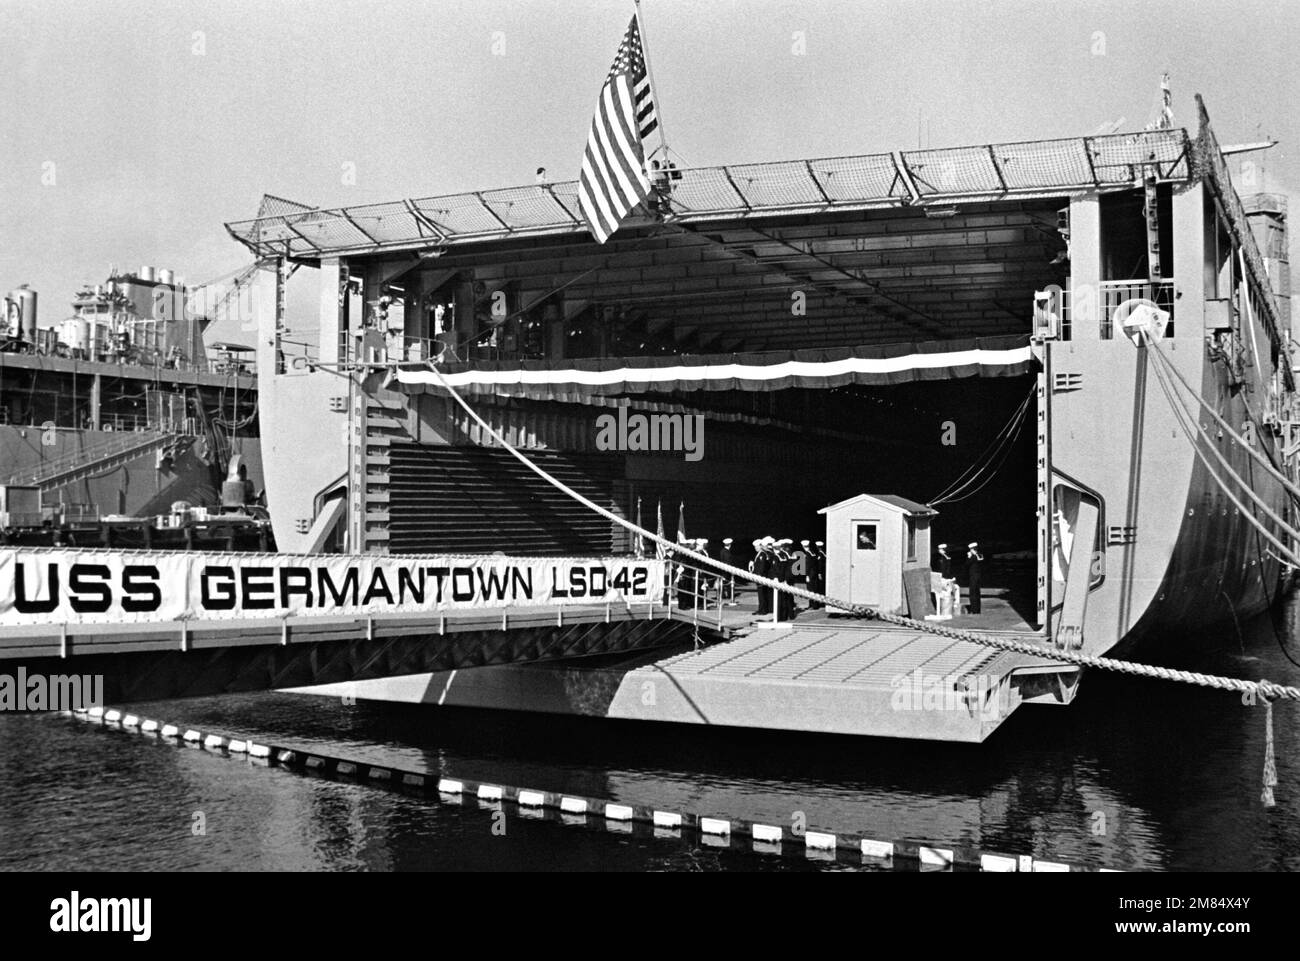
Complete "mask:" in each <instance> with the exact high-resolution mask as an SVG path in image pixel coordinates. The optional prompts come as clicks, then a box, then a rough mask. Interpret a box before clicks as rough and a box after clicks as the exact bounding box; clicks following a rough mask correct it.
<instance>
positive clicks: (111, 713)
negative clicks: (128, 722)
mask: <svg viewBox="0 0 1300 961" xmlns="http://www.w3.org/2000/svg"><path fill="white" fill-rule="evenodd" d="M121 720H122V712H121V711H118V710H115V709H114V710H108V711H105V712H104V723H105V724H117V723H118V722H119V721H121Z"/></svg>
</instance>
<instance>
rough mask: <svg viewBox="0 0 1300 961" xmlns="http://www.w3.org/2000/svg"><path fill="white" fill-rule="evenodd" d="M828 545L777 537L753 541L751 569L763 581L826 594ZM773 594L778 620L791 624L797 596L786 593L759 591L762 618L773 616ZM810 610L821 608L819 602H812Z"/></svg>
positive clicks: (759, 610) (759, 612)
mask: <svg viewBox="0 0 1300 961" xmlns="http://www.w3.org/2000/svg"><path fill="white" fill-rule="evenodd" d="M825 547H826V544H825V542H824V541H817V542H816V543H815V544H813V543H811V542H809V541H806V540H804V541H800V542H799V546H798V547H797V548H796V547H795V546H794V541H792V540H791V539H790V538H788V537H783V538H781V539H780V540H778V539H776V538H774V537H762V538H759V539H758V540H756V541H754V559H753V560H752V561H750V562H749V569H750V571H752V572H753V573H755V574H757V575H758V576H760V577H766V578H769V579H771V580H774V581H784V582H785V583H787V584H801V585H803V586H804V587H806V588H807V589H808V590H809V591H812V592H813V593H814V594H822V593H824V592H825V590H826V550H825ZM773 593H775V595H776V597H775V601H776V616H777V620H781V621H784V620H789V619H790V618H792V617H794V614H795V603H794V595H792V594H789V593H787V592H786V591H776V592H773V591H772V589H771V588H768V587H762V586H760V587H759V588H758V614H759V616H762V615H765V614H771V613H773V611H772V602H773ZM809 606H810V608H819V607H822V604H821V603H820V602H818V601H811V602H810V603H809Z"/></svg>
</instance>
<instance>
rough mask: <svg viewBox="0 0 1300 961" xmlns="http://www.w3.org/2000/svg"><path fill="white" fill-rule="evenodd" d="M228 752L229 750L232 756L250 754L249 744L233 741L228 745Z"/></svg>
mask: <svg viewBox="0 0 1300 961" xmlns="http://www.w3.org/2000/svg"><path fill="white" fill-rule="evenodd" d="M226 750H228V751H229V752H230V753H231V754H246V753H248V742H247V741H231V742H230V743H229V744H227V745H226Z"/></svg>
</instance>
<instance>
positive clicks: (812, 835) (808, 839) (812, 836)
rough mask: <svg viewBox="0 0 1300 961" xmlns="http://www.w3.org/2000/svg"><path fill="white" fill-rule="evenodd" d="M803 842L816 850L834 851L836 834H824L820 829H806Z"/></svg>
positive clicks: (805, 845)
mask: <svg viewBox="0 0 1300 961" xmlns="http://www.w3.org/2000/svg"><path fill="white" fill-rule="evenodd" d="M803 843H804V847H807V848H812V849H813V850H814V851H834V850H835V835H833V834H823V833H822V832H820V831H806V832H804V836H803Z"/></svg>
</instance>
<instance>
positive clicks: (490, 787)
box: [478, 784, 502, 801]
mask: <svg viewBox="0 0 1300 961" xmlns="http://www.w3.org/2000/svg"><path fill="white" fill-rule="evenodd" d="M501 797H502V792H501V788H499V787H497V786H496V785H495V784H480V785H479V786H478V798H479V800H480V801H500V800H501Z"/></svg>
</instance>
